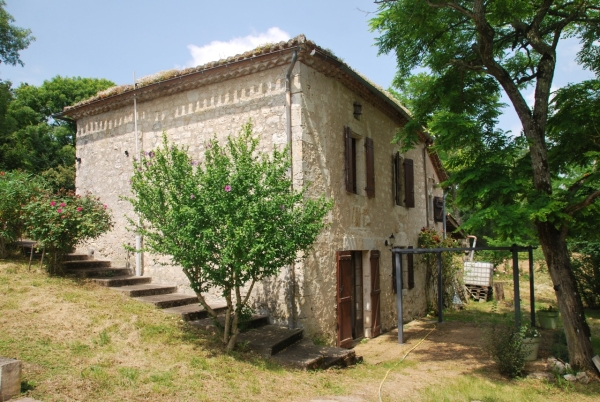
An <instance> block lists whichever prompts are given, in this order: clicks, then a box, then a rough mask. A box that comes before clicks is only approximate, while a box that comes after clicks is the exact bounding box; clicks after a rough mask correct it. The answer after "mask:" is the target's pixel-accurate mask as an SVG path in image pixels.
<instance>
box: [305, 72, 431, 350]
mask: <svg viewBox="0 0 600 402" xmlns="http://www.w3.org/2000/svg"><path fill="white" fill-rule="evenodd" d="M300 86H301V89H302V92H301V96H299V101H300V102H301V106H302V107H301V111H302V117H301V121H302V131H303V133H302V160H303V162H304V173H303V178H304V180H305V181H306V182H310V183H311V184H312V187H311V193H312V194H313V195H315V196H316V195H318V194H322V193H325V194H327V196H328V197H331V198H332V199H333V200H334V202H335V205H334V207H333V211H332V212H331V214H330V217H329V222H330V226H329V228H328V229H327V230H326V231H324V233H322V235H321V236H320V238H319V240H318V242H317V243H316V244H315V247H314V249H313V250H312V252H311V253H310V255H309V256H308V259H307V260H306V262H305V264H304V267H305V268H304V270H303V271H302V272H301V274H300V276H299V277H298V288H299V292H298V300H297V302H298V304H299V317H298V318H299V322H300V323H301V325H302V326H303V327H305V329H306V332H307V333H309V334H313V335H318V336H321V337H324V338H326V339H329V340H330V341H331V342H333V341H334V339H335V337H336V323H337V321H336V288H337V279H336V252H337V251H340V250H362V251H363V280H364V286H363V303H364V306H363V307H364V312H365V326H366V327H367V326H368V325H370V323H369V322H368V321H369V314H368V312H369V311H370V309H371V306H370V302H369V301H370V288H369V284H370V281H371V278H370V277H369V269H368V268H369V265H368V251H369V250H379V251H380V253H381V257H380V281H381V301H380V305H381V323H382V329H384V330H387V329H389V328H392V327H395V326H397V313H396V302H395V300H396V299H395V295H394V294H393V292H392V253H391V251H390V247H386V246H385V240H386V239H388V238H389V236H390V235H391V234H392V233H393V234H394V236H395V238H396V245H397V246H402V247H406V246H414V247H417V246H418V245H417V238H418V234H419V232H420V230H421V228H422V227H424V226H428V225H430V226H435V225H434V222H433V215H432V214H430V217H428V214H427V210H426V206H427V203H428V202H429V201H430V198H429V196H430V195H431V196H433V195H436V196H441V195H442V191H441V189H439V188H437V187H436V186H435V185H436V184H438V183H439V179H438V178H437V177H436V174H435V172H434V170H433V166H432V164H431V161H430V160H429V157H428V156H426V155H424V153H423V151H424V146H425V145H424V144H419V146H417V147H416V148H415V149H413V150H411V151H409V152H407V153H406V154H405V155H404V156H405V157H406V158H411V159H413V161H414V172H415V202H416V205H415V208H405V207H403V206H397V205H395V202H394V197H393V183H392V181H393V173H392V156H393V155H394V153H395V152H396V151H397V150H398V149H399V146H398V145H396V144H391V141H392V139H393V137H394V134H395V132H396V130H397V129H398V123H397V122H395V121H394V120H393V119H392V118H390V117H389V116H388V115H386V114H384V113H383V112H382V111H381V110H379V109H378V108H376V107H375V106H373V105H372V104H370V103H368V102H367V101H365V100H364V99H361V98H360V97H359V96H358V95H356V94H355V93H354V92H353V91H351V90H350V89H348V88H347V87H345V86H344V85H342V84H341V83H340V82H339V81H337V80H336V79H334V78H331V77H326V76H325V75H323V74H322V73H320V72H318V71H316V70H314V69H312V68H311V67H308V66H306V65H302V66H301V69H300ZM354 102H358V103H360V104H362V112H363V113H362V116H361V119H360V120H358V119H356V118H355V117H354V115H353V103H354ZM344 126H349V127H350V128H351V129H352V131H353V132H354V133H356V134H358V135H359V136H360V138H359V139H358V146H357V163H356V166H357V175H358V176H357V188H358V194H350V193H347V192H346V190H345V182H344V177H345V176H344V174H345V173H344V140H343V138H344V136H343V128H344ZM366 137H369V138H372V139H373V142H374V147H375V161H376V162H375V197H374V198H367V196H366V192H365V190H364V187H365V177H366V176H365V161H364V147H363V146H364V138H366ZM429 218H431V219H429ZM437 226H438V227H437V228H438V230H441V225H439V224H438V225H437ZM415 263H416V265H415V288H414V289H411V290H404V294H405V296H404V301H405V307H404V319H405V320H409V319H411V318H413V317H417V316H421V315H423V314H424V313H425V311H426V298H425V292H426V287H425V267H424V265H423V264H422V263H421V262H420V257H415ZM405 283H406V282H405Z"/></svg>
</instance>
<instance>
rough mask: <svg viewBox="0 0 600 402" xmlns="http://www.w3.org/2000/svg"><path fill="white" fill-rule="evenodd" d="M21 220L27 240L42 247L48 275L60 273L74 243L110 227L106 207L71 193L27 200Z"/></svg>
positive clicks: (87, 197) (88, 196)
mask: <svg viewBox="0 0 600 402" xmlns="http://www.w3.org/2000/svg"><path fill="white" fill-rule="evenodd" d="M22 219H23V221H24V222H25V225H26V227H27V233H28V235H29V237H31V238H32V239H33V240H35V241H37V242H39V243H41V244H42V245H43V246H44V248H45V251H46V255H47V256H48V258H46V259H45V265H46V269H47V270H48V272H49V273H50V274H51V275H56V274H60V273H62V266H61V264H62V262H63V260H64V257H65V255H67V254H68V253H69V252H71V250H72V249H73V248H74V247H75V246H76V245H77V244H78V243H80V242H82V241H85V240H90V239H94V238H96V237H98V236H100V235H101V234H102V233H105V232H107V231H108V230H110V229H111V228H112V225H113V222H112V219H111V216H110V214H109V212H108V211H107V209H106V204H102V203H101V202H100V201H99V199H98V198H96V197H92V196H90V195H86V196H78V195H75V194H74V193H73V192H71V191H67V192H62V193H59V194H42V195H39V196H37V197H35V198H33V199H31V200H30V201H29V202H28V203H27V204H25V205H24V206H23V214H22Z"/></svg>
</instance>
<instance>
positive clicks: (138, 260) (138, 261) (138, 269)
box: [133, 71, 142, 276]
mask: <svg viewBox="0 0 600 402" xmlns="http://www.w3.org/2000/svg"><path fill="white" fill-rule="evenodd" d="M135 90H136V84H135V71H134V72H133V91H134V92H133V130H134V132H135V155H136V158H137V160H138V161H139V160H141V155H140V144H139V141H140V140H139V136H138V125H137V99H136V96H137V94H136V93H135ZM140 223H141V220H140V217H139V216H138V225H139V224H140ZM141 249H142V236H141V235H140V234H139V233H137V234H136V236H135V276H142V252H141V251H140V250H141Z"/></svg>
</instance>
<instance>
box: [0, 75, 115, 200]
mask: <svg viewBox="0 0 600 402" xmlns="http://www.w3.org/2000/svg"><path fill="white" fill-rule="evenodd" d="M113 85H114V84H113V83H112V82H111V81H108V80H105V79H95V78H81V77H74V78H69V77H61V76H56V77H54V78H53V79H51V80H49V81H44V83H43V84H42V85H41V86H39V87H36V86H33V85H28V84H21V85H19V87H17V88H15V89H13V88H12V84H11V83H10V82H0V169H5V170H14V169H21V170H24V171H27V172H31V173H35V174H41V173H43V172H46V173H45V174H46V175H47V176H49V177H51V178H52V181H53V182H54V183H56V185H57V186H64V188H66V189H71V190H73V189H74V181H73V180H72V179H73V178H74V175H75V167H74V166H75V131H76V126H75V123H74V122H72V121H63V120H58V119H55V118H54V117H53V115H54V114H56V113H59V112H61V111H62V110H63V108H64V107H65V106H69V105H72V104H74V103H76V102H79V101H81V100H83V99H86V98H89V97H91V96H93V95H95V94H96V93H97V92H98V91H101V90H104V89H106V88H109V87H111V86H113ZM59 189H60V187H56V188H55V190H56V191H58V190H59Z"/></svg>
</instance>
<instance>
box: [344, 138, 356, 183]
mask: <svg viewBox="0 0 600 402" xmlns="http://www.w3.org/2000/svg"><path fill="white" fill-rule="evenodd" d="M355 168H356V152H355V151H354V141H353V139H352V131H351V130H350V127H344V169H345V173H346V191H348V192H350V193H356V178H355V176H356V172H355Z"/></svg>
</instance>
